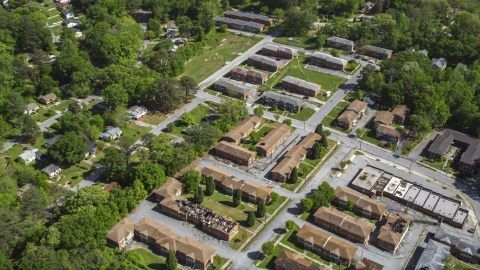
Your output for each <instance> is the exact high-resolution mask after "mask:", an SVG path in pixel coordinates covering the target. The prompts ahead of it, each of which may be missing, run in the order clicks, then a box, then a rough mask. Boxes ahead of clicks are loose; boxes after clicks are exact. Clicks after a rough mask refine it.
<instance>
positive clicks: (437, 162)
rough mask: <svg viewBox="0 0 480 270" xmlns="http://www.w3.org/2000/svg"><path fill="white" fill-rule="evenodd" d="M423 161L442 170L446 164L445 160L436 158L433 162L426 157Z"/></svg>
mask: <svg viewBox="0 0 480 270" xmlns="http://www.w3.org/2000/svg"><path fill="white" fill-rule="evenodd" d="M422 162H423V163H425V164H427V165H429V166H432V167H434V168H437V169H439V170H441V169H442V168H443V165H444V164H445V160H434V161H433V162H431V161H430V159H428V158H424V159H423V160H422Z"/></svg>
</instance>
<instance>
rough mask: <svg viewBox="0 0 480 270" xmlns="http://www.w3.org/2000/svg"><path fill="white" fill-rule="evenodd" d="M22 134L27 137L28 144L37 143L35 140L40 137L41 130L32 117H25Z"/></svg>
mask: <svg viewBox="0 0 480 270" xmlns="http://www.w3.org/2000/svg"><path fill="white" fill-rule="evenodd" d="M21 132H22V134H23V135H24V136H25V138H26V140H27V142H32V143H33V142H35V140H36V139H37V138H38V137H39V136H40V134H41V130H40V127H39V126H38V125H37V123H36V122H35V120H33V118H32V117H31V116H30V115H25V116H24V117H23V118H22V128H21Z"/></svg>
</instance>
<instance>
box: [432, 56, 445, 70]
mask: <svg viewBox="0 0 480 270" xmlns="http://www.w3.org/2000/svg"><path fill="white" fill-rule="evenodd" d="M432 67H433V69H445V68H446V67H447V60H446V59H445V58H443V57H440V58H433V59H432Z"/></svg>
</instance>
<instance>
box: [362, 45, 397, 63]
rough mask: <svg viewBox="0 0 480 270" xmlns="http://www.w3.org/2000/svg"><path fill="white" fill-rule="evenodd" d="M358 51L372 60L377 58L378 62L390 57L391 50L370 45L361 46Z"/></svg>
mask: <svg viewBox="0 0 480 270" xmlns="http://www.w3.org/2000/svg"><path fill="white" fill-rule="evenodd" d="M360 51H361V52H362V53H363V54H365V55H368V56H370V57H373V58H377V59H380V60H383V59H387V58H390V57H392V53H393V51H392V50H389V49H385V48H380V47H376V46H372V45H365V46H363V47H362V48H361V49H360Z"/></svg>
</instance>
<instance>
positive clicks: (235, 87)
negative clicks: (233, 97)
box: [215, 78, 251, 95]
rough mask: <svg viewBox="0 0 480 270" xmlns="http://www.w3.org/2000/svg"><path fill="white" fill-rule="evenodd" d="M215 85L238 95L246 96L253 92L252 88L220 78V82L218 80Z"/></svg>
mask: <svg viewBox="0 0 480 270" xmlns="http://www.w3.org/2000/svg"><path fill="white" fill-rule="evenodd" d="M215 84H216V85H220V86H223V87H225V88H227V89H228V90H230V91H233V92H235V93H238V94H243V95H245V94H246V93H248V92H249V91H250V90H251V88H250V87H247V86H245V85H242V84H238V83H234V82H232V81H228V80H226V79H225V78H220V79H219V80H217V81H216V82H215Z"/></svg>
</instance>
